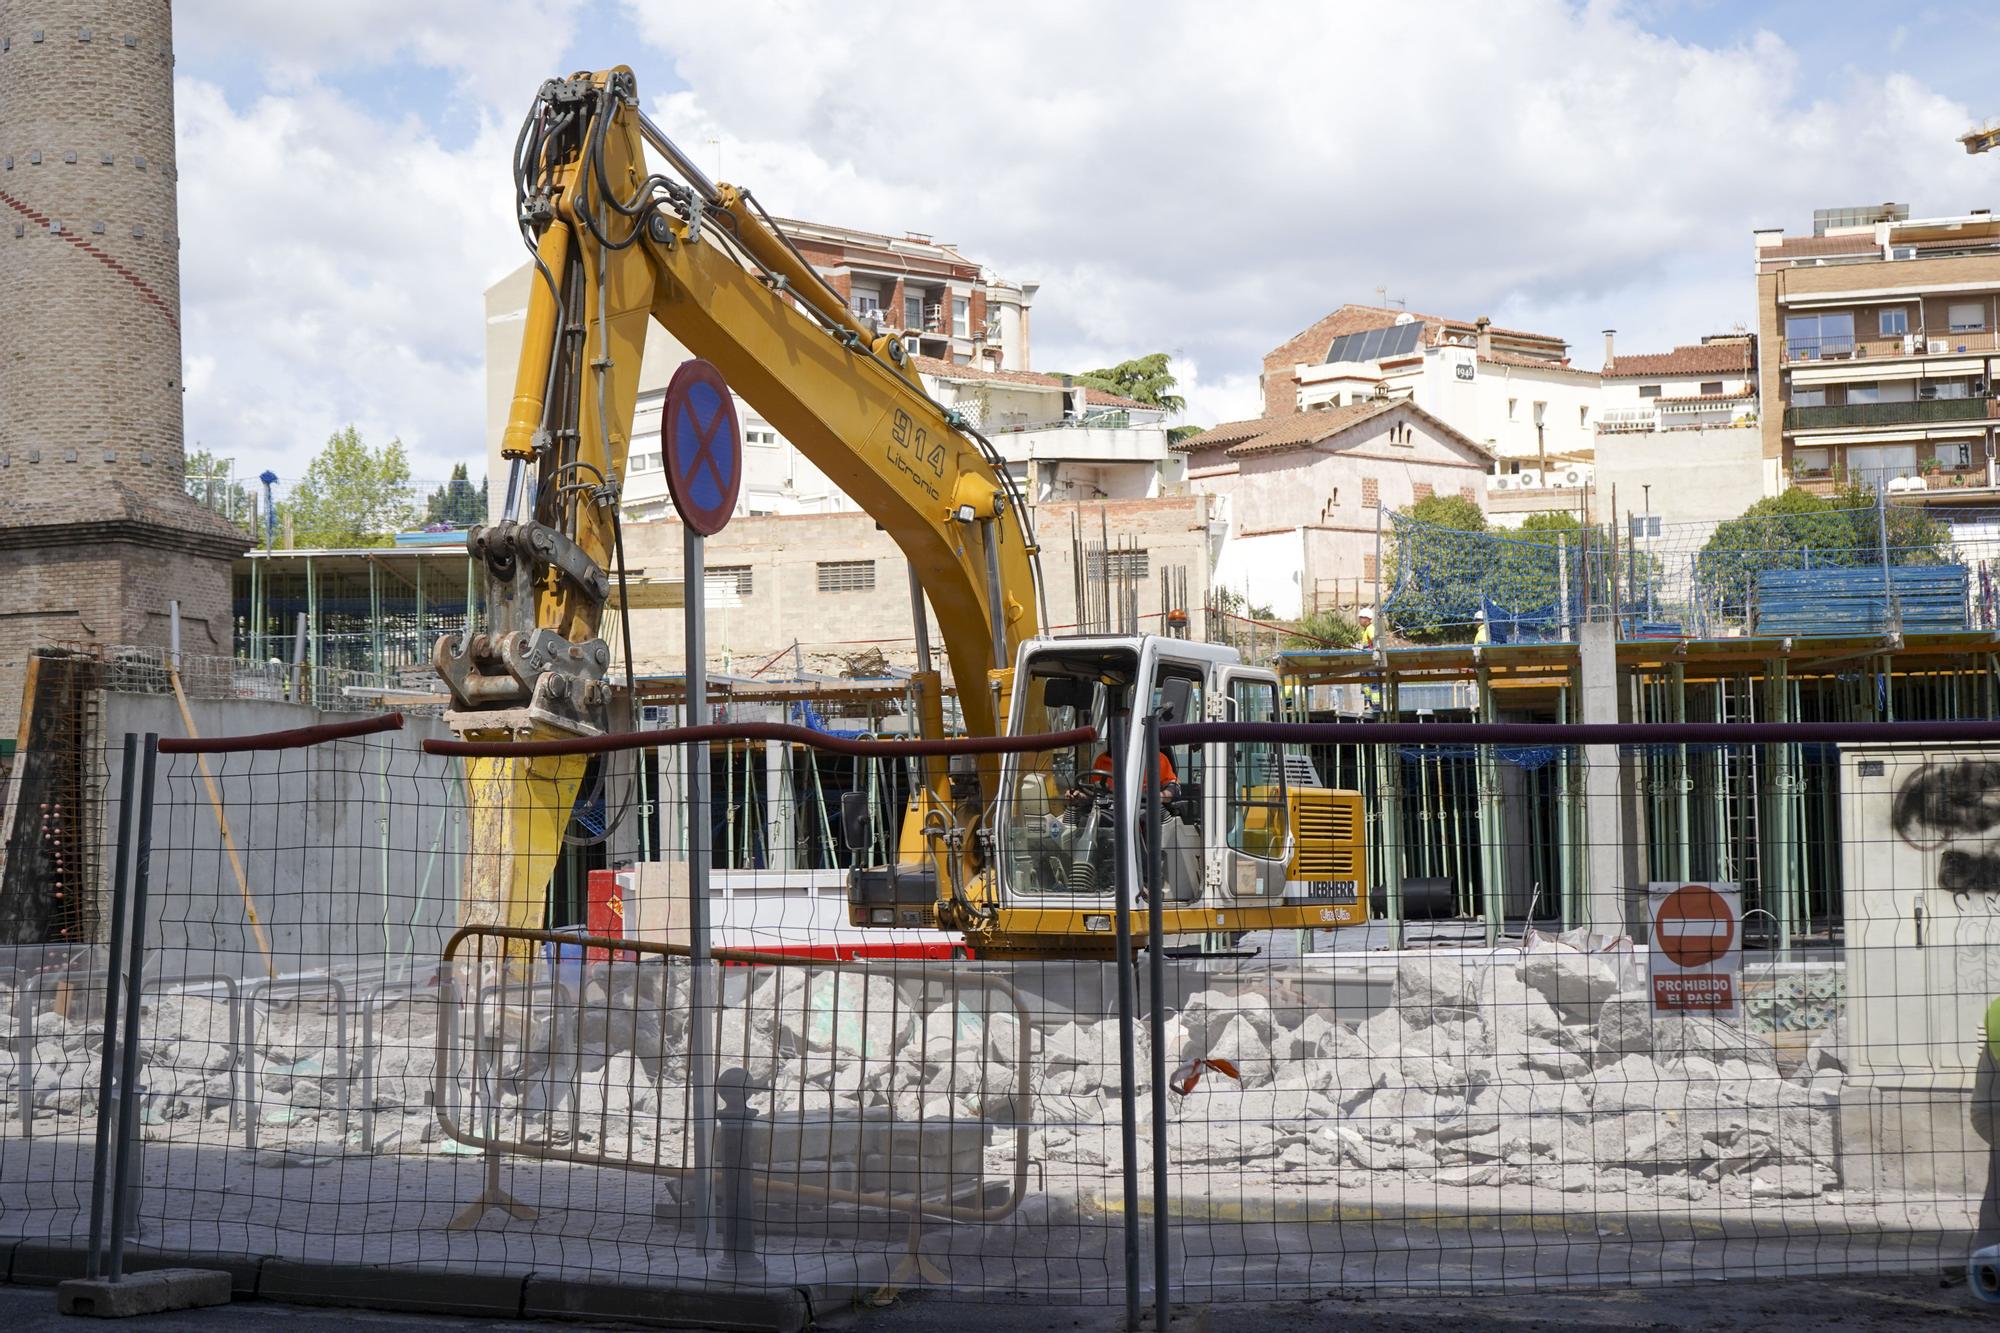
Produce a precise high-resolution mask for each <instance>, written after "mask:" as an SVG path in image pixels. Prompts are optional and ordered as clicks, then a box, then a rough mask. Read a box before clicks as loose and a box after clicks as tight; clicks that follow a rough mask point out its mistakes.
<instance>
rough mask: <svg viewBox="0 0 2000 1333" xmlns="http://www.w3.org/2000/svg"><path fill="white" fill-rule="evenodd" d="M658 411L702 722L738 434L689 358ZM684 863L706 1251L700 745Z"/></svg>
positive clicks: (692, 768) (709, 1202)
mask: <svg viewBox="0 0 2000 1333" xmlns="http://www.w3.org/2000/svg"><path fill="white" fill-rule="evenodd" d="M662 406H663V410H662V412H661V414H660V445H661V449H660V452H661V456H662V461H663V463H664V464H665V467H666V473H667V489H668V491H669V492H671V493H672V495H673V498H674V508H675V509H676V510H678V511H679V513H680V516H681V528H682V533H683V544H682V570H681V582H682V587H683V588H684V589H685V590H686V595H685V598H684V602H685V609H684V610H683V611H682V613H681V619H682V625H683V627H684V629H685V631H686V640H685V648H686V653H685V667H684V669H685V673H686V674H685V676H684V678H683V679H684V680H685V682H686V684H685V688H684V690H683V698H684V700H685V708H684V709H683V720H684V721H685V722H686V724H687V725H689V726H699V725H701V724H702V723H705V722H707V721H708V633H707V623H706V621H707V611H708V603H707V598H706V596H705V592H706V588H705V584H706V582H707V542H708V539H709V538H710V537H713V536H714V535H715V534H716V533H718V532H720V531H722V529H723V528H724V527H725V526H726V525H727V524H728V522H729V517H730V515H731V514H732V513H734V512H735V509H736V493H737V491H738V489H739V488H740V487H741V485H742V480H743V443H742V440H743V437H742V433H741V431H740V430H739V429H738V426H737V422H736V401H735V399H734V398H732V397H731V396H730V393H729V385H728V384H727V383H726V382H724V380H723V378H722V372H721V371H719V370H717V369H716V368H715V367H714V366H712V365H710V364H709V363H708V362H706V361H702V360H699V359H697V360H692V361H688V362H686V363H684V364H683V365H682V366H681V368H680V369H679V370H677V371H675V372H674V378H673V381H672V382H671V383H670V384H668V385H667V397H666V402H665V403H664V404H663V405H662ZM686 762H687V782H686V791H687V812H686V819H687V858H688V1071H689V1079H688V1082H689V1093H690V1094H691V1100H692V1103H693V1104H692V1106H691V1107H690V1108H689V1109H690V1110H691V1111H692V1113H693V1117H692V1118H693V1120H694V1153H693V1157H694V1200H693V1203H694V1223H695V1234H696V1236H697V1237H698V1239H699V1241H700V1244H701V1246H702V1247H703V1248H704V1249H706V1248H707V1247H708V1243H709V1238H710V1233H711V1232H712V1230H713V1227H712V1221H713V1218H714V1214H715V1178H714V1167H713V1164H712V1163H711V1161H710V1160H709V1159H710V1148H711V1147H712V1146H713V1145H712V1143H711V1140H712V1138H713V1137H714V1133H715V1070H714V1068H713V1065H714V1062H715V1052H714V1049H713V1042H712V1040H711V1038H712V1036H713V1033H712V1031H711V1026H712V1024H711V1019H710V1017H709V1011H708V1008H709V997H708V991H709V989H710V978H709V976H708V970H709V922H708V881H709V862H710V860H711V859H712V853H711V851H710V848H709V840H710V837H711V835H712V833H713V829H712V812H711V810H710V808H709V795H708V742H706V741H692V742H689V744H688V746H687V753H686Z"/></svg>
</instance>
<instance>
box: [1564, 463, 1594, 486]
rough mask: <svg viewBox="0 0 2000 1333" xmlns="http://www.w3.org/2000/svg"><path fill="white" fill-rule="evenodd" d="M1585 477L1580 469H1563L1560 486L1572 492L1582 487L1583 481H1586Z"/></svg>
mask: <svg viewBox="0 0 2000 1333" xmlns="http://www.w3.org/2000/svg"><path fill="white" fill-rule="evenodd" d="M1587 476H1588V474H1587V473H1585V472H1584V470H1583V469H1582V468H1580V467H1572V468H1564V469H1563V474H1562V484H1563V485H1564V486H1565V487H1568V488H1569V489H1571V490H1574V489H1576V488H1577V487H1579V486H1582V485H1583V483H1584V481H1585V480H1586V479H1587Z"/></svg>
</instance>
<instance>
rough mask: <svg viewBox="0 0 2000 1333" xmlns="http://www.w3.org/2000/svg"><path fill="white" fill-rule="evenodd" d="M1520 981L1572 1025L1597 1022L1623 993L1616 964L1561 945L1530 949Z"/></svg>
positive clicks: (1522, 968) (1607, 959)
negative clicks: (1608, 1003)
mask: <svg viewBox="0 0 2000 1333" xmlns="http://www.w3.org/2000/svg"><path fill="white" fill-rule="evenodd" d="M1521 980H1523V981H1525V982H1527V983H1528V985H1530V986H1532V987H1533V988H1534V989H1536V990H1538V991H1540V992H1541V993H1542V997H1543V998H1544V999H1546V1000H1547V1001H1548V1002H1549V1003H1550V1004H1552V1005H1554V1006H1555V1009H1556V1012H1557V1013H1559V1014H1561V1015H1562V1016H1563V1017H1564V1018H1565V1019H1567V1020H1568V1021H1570V1022H1572V1023H1589V1022H1592V1021H1594V1020H1595V1019H1596V1017H1597V1011H1598V1009H1599V1008H1600V1007H1602V1005H1603V1004H1604V1002H1605V1001H1606V1000H1609V999H1610V998H1611V997H1612V996H1614V995H1616V994H1617V993H1618V991H1619V989H1620V986H1619V978H1618V967H1617V964H1616V962H1615V960H1613V959H1612V958H1610V957H1608V956H1606V955H1603V954H1588V953H1580V952H1578V951H1577V950H1575V949H1571V948H1566V947H1564V946H1562V945H1558V944H1548V945H1542V946H1538V947H1535V948H1532V949H1530V950H1529V951H1528V952H1527V953H1526V954H1525V955H1524V956H1523V958H1522V960H1521Z"/></svg>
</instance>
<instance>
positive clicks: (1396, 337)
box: [1326, 320, 1424, 365]
mask: <svg viewBox="0 0 2000 1333" xmlns="http://www.w3.org/2000/svg"><path fill="white" fill-rule="evenodd" d="M1423 332H1424V326H1423V321H1421V320H1411V321H1409V322H1408V323H1404V324H1385V325H1383V326H1382V327H1381V328H1379V329H1363V330H1361V331H1360V332H1359V333H1343V334H1341V335H1340V336H1339V337H1338V338H1335V339H1334V340H1333V345H1332V346H1330V347H1328V348H1327V349H1326V360H1327V364H1328V365H1332V364H1333V363H1335V362H1337V361H1380V360H1382V359H1383V358H1384V357H1390V356H1407V355H1408V354H1409V353H1410V352H1412V351H1414V350H1416V346H1417V343H1418V341H1419V340H1420V339H1421V338H1422V337H1423Z"/></svg>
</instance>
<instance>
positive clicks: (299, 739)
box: [160, 713, 403, 754]
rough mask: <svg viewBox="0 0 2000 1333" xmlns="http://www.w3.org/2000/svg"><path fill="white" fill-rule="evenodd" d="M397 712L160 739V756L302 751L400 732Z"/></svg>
mask: <svg viewBox="0 0 2000 1333" xmlns="http://www.w3.org/2000/svg"><path fill="white" fill-rule="evenodd" d="M402 729H403V715H402V714H401V713H381V714H378V715H376V716H375V717H358V718H355V719H354V720H353V721H351V722H327V723H323V724H322V725H320V726H317V727H293V728H292V729H291V730H290V731H258V732H252V733H251V734H250V735H248V736H212V737H207V738H202V737H192V736H163V737H161V738H160V753H161V754H241V753H243V752H245V751H248V750H303V749H304V748H306V747H307V746H308V745H321V744H324V743H325V742H327V741H341V740H350V739H352V738H354V737H356V736H373V735H375V734H376V733H377V732H383V731H401V730H402Z"/></svg>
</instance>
